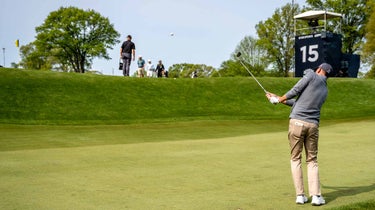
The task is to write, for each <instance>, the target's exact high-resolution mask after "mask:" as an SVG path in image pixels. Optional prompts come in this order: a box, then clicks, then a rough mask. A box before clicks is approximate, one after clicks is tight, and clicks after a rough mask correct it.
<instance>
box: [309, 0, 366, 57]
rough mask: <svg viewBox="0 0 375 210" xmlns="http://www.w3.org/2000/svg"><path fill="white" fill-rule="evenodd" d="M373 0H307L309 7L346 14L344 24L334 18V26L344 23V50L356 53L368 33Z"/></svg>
mask: <svg viewBox="0 0 375 210" xmlns="http://www.w3.org/2000/svg"><path fill="white" fill-rule="evenodd" d="M371 1H373V0H341V1H337V0H324V1H323V0H306V3H307V4H308V5H309V7H308V9H316V10H327V11H333V12H338V13H341V14H343V15H344V17H343V20H342V24H340V21H341V20H340V19H334V20H332V23H333V24H332V26H334V27H337V26H339V25H342V26H341V27H342V29H341V30H342V33H343V51H344V52H345V53H355V52H358V51H360V50H361V46H362V44H363V39H364V37H365V34H366V23H367V22H368V19H369V16H370V14H371V7H370V6H369V4H370V2H371Z"/></svg>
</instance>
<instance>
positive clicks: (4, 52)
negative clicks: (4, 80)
mask: <svg viewBox="0 0 375 210" xmlns="http://www.w3.org/2000/svg"><path fill="white" fill-rule="evenodd" d="M3 59H4V67H5V47H3Z"/></svg>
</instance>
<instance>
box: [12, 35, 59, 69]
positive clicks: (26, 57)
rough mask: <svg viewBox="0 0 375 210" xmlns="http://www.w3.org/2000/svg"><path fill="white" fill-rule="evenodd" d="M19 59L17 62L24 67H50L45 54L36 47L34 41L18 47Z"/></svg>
mask: <svg viewBox="0 0 375 210" xmlns="http://www.w3.org/2000/svg"><path fill="white" fill-rule="evenodd" d="M20 56H21V61H20V63H19V65H20V66H22V67H23V68H25V69H36V70H39V69H51V68H52V64H51V63H49V62H48V59H47V58H46V56H45V55H44V54H43V53H41V52H39V51H38V50H37V49H36V46H35V44H34V42H31V43H29V44H27V45H23V46H21V47H20Z"/></svg>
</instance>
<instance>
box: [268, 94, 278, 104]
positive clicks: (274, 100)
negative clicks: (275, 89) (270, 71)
mask: <svg viewBox="0 0 375 210" xmlns="http://www.w3.org/2000/svg"><path fill="white" fill-rule="evenodd" d="M270 102H271V103H272V104H278V103H279V98H278V97H276V96H272V97H271V98H270Z"/></svg>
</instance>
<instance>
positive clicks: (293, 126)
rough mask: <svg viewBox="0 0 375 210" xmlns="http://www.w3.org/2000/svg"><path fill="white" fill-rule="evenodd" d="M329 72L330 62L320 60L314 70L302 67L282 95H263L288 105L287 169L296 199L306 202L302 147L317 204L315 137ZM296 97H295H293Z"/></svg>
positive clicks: (317, 178)
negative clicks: (292, 84)
mask: <svg viewBox="0 0 375 210" xmlns="http://www.w3.org/2000/svg"><path fill="white" fill-rule="evenodd" d="M331 72H332V66H331V65H329V64H327V63H322V64H321V65H320V66H319V67H318V68H317V69H316V71H315V72H314V71H313V70H312V69H308V70H306V71H305V75H304V77H303V78H302V79H300V80H299V81H298V83H297V84H296V85H295V86H294V87H293V88H292V89H291V90H289V91H288V92H287V93H286V94H285V95H283V96H282V97H279V96H277V95H275V94H273V93H267V94H266V96H267V98H268V99H269V100H270V102H271V103H273V104H277V103H283V104H285V105H288V106H292V110H291V113H290V116H289V118H290V121H289V132H288V137H289V145H290V151H291V160H290V165H291V170H292V176H293V181H294V187H295V190H296V195H297V198H296V203H297V204H304V203H307V202H308V198H307V197H306V195H305V190H304V186H303V176H302V167H301V159H302V150H303V147H305V153H306V163H307V179H308V186H309V188H308V189H309V194H310V196H312V200H311V204H312V205H314V206H320V205H324V204H325V200H324V198H323V196H322V195H321V191H320V181H319V171H318V160H317V155H318V138H319V119H320V109H321V107H322V105H323V103H324V102H325V100H326V97H327V93H328V90H327V78H328V75H329V74H330V73H331ZM295 97H297V99H296V100H295V99H293V98H295Z"/></svg>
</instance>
